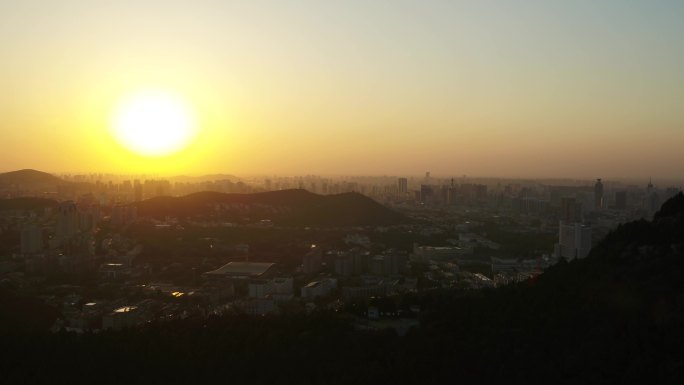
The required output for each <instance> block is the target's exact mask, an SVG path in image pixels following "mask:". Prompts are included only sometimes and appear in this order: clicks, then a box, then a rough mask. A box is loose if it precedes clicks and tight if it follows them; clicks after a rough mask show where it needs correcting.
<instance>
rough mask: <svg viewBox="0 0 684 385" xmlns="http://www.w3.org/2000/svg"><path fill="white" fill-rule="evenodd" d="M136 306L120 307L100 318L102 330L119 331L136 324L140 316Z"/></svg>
mask: <svg viewBox="0 0 684 385" xmlns="http://www.w3.org/2000/svg"><path fill="white" fill-rule="evenodd" d="M139 313H140V312H139V310H138V308H137V307H136V306H124V307H120V308H118V309H116V310H114V311H113V312H111V313H109V314H107V315H105V316H104V317H102V329H105V330H107V329H112V330H121V329H125V328H129V327H133V326H135V325H137V324H138V321H139V318H140V314H139Z"/></svg>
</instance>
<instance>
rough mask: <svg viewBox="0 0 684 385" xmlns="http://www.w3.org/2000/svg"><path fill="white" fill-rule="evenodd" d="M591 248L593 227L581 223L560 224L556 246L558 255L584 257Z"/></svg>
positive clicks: (568, 257) (567, 257)
mask: <svg viewBox="0 0 684 385" xmlns="http://www.w3.org/2000/svg"><path fill="white" fill-rule="evenodd" d="M590 250H591V227H590V226H585V225H582V224H579V223H572V224H565V223H564V222H562V221H561V222H560V224H559V226H558V243H557V244H556V246H555V250H554V251H555V254H556V257H563V258H566V259H574V258H584V257H586V256H587V255H588V254H589V251H590Z"/></svg>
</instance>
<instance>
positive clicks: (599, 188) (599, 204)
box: [594, 178, 603, 210]
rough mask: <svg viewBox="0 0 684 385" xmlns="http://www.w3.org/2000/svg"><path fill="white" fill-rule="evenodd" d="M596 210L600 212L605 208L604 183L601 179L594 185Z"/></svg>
mask: <svg viewBox="0 0 684 385" xmlns="http://www.w3.org/2000/svg"><path fill="white" fill-rule="evenodd" d="M594 208H595V209H597V210H600V209H602V208H603V183H601V178H598V179H596V184H595V185H594Z"/></svg>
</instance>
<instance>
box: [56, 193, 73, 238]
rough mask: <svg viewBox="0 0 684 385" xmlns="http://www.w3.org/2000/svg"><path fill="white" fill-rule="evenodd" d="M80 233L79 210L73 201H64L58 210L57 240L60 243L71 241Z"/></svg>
mask: <svg viewBox="0 0 684 385" xmlns="http://www.w3.org/2000/svg"><path fill="white" fill-rule="evenodd" d="M77 233H78V210H77V209H76V204H75V203H74V202H72V201H66V202H62V203H60V205H59V209H58V211H57V229H56V235H57V241H58V243H59V244H60V245H63V244H65V243H68V242H70V241H71V240H73V239H74V237H75V236H76V234H77Z"/></svg>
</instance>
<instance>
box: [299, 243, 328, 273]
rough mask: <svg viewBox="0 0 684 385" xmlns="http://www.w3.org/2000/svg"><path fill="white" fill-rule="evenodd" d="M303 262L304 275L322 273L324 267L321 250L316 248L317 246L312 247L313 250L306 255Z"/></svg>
mask: <svg viewBox="0 0 684 385" xmlns="http://www.w3.org/2000/svg"><path fill="white" fill-rule="evenodd" d="M302 262H303V263H302V270H303V272H304V274H316V273H318V272H319V271H321V268H322V267H323V266H322V252H321V249H320V248H318V247H316V245H311V250H309V252H308V253H306V254H305V255H304V258H303V261H302Z"/></svg>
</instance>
